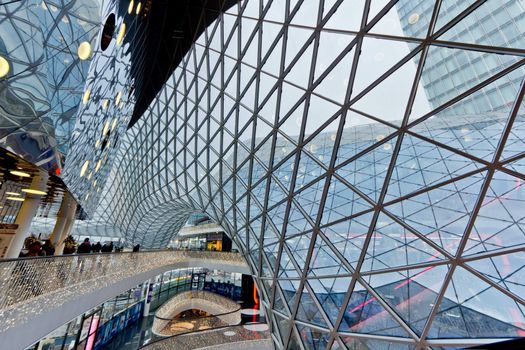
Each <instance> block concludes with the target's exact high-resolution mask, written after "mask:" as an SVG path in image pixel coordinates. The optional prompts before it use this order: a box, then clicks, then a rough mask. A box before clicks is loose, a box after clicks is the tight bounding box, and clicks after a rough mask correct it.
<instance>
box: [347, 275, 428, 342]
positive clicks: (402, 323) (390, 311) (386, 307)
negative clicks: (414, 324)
mask: <svg viewBox="0 0 525 350" xmlns="http://www.w3.org/2000/svg"><path fill="white" fill-rule="evenodd" d="M357 280H358V281H359V283H360V284H361V285H362V286H363V287H364V288H365V290H366V291H367V292H368V293H370V294H371V295H372V296H373V297H374V298H375V300H376V301H377V302H378V303H379V304H381V306H382V307H383V309H384V310H385V312H387V313H388V314H389V315H390V316H391V317H393V318H394V319H395V320H396V322H397V323H398V324H399V325H400V326H401V328H403V329H404V330H405V332H407V333H408V335H409V336H411V337H412V339H413V340H414V341H416V342H417V341H419V340H420V338H419V336H418V335H417V334H416V333H415V332H414V331H413V330H412V328H410V326H409V325H408V324H407V323H406V322H405V320H403V319H402V318H401V317H400V316H399V315H398V314H397V312H396V311H395V310H394V309H393V308H392V307H390V305H388V304H387V303H386V302H385V301H384V300H383V299H382V298H381V296H380V295H379V294H378V293H377V292H376V291H375V289H374V288H372V287H371V286H369V285H368V283H367V282H366V281H365V280H364V279H363V278H362V277H361V276H358V277H357Z"/></svg>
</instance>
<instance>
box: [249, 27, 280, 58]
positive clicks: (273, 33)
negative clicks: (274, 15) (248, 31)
mask: <svg viewBox="0 0 525 350" xmlns="http://www.w3.org/2000/svg"><path fill="white" fill-rule="evenodd" d="M281 28H282V26H281V25H280V24H275V23H272V22H262V33H263V35H262V40H261V44H262V51H261V52H262V53H266V52H270V47H271V45H272V44H273V42H274V41H276V39H277V36H278V35H280V32H281ZM254 41H255V42H257V37H255V38H254ZM252 44H253V42H252ZM256 47H257V44H256ZM277 50H280V48H278V49H277ZM252 62H253V63H255V62H257V60H255V61H252Z"/></svg>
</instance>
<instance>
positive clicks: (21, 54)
mask: <svg viewBox="0 0 525 350" xmlns="http://www.w3.org/2000/svg"><path fill="white" fill-rule="evenodd" d="M4 3H5V4H4ZM4 3H2V4H0V56H1V57H3V58H4V59H5V60H6V61H7V62H8V64H9V73H8V74H7V76H6V77H4V78H0V106H1V107H0V146H2V147H4V148H7V149H8V150H10V151H12V152H15V153H16V154H17V155H19V156H22V157H23V158H25V159H26V160H28V161H31V162H32V163H34V164H36V165H39V166H41V167H43V168H44V169H49V170H54V169H56V168H57V167H58V168H62V166H63V162H64V157H65V155H66V153H67V151H68V147H69V141H70V136H71V134H72V131H73V128H74V125H75V121H76V115H77V110H78V106H79V104H80V101H81V97H82V90H83V88H84V84H85V81H86V76H87V71H88V68H89V60H84V61H83V60H80V59H79V57H78V55H77V49H78V47H79V46H80V44H81V43H83V42H88V43H91V44H94V42H95V38H96V36H97V35H98V26H99V23H100V14H99V12H100V8H99V6H100V5H99V2H98V1H96V0H73V1H56V0H44V1H35V0H31V1H30V0H22V1H9V2H6V1H4Z"/></svg>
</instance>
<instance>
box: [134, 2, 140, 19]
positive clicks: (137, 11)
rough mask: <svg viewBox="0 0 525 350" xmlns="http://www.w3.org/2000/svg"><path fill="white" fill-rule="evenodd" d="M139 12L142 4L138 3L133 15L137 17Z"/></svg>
mask: <svg viewBox="0 0 525 350" xmlns="http://www.w3.org/2000/svg"><path fill="white" fill-rule="evenodd" d="M140 10H142V3H141V2H139V3H138V4H137V9H136V10H135V14H136V15H137V16H138V15H139V14H140Z"/></svg>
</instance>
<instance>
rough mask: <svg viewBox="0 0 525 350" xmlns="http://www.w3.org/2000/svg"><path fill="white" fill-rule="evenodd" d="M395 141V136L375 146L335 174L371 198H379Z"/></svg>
mask: <svg viewBox="0 0 525 350" xmlns="http://www.w3.org/2000/svg"><path fill="white" fill-rule="evenodd" d="M396 141H397V137H395V138H393V139H391V140H389V141H387V142H385V143H383V144H382V145H380V146H378V147H375V148H374V149H372V150H371V151H369V152H368V153H365V154H363V155H361V156H360V157H359V158H357V159H356V160H354V161H353V162H350V163H348V164H347V165H345V166H343V167H341V168H340V169H338V170H337V171H336V174H338V175H339V176H340V177H341V178H343V179H345V180H346V181H348V182H349V183H350V184H351V185H353V186H355V188H357V189H358V190H359V191H361V192H362V193H364V194H365V195H366V196H368V197H370V198H371V199H372V200H374V201H377V200H379V195H380V194H381V190H382V188H383V184H384V180H385V176H386V172H387V170H388V167H389V165H390V162H391V158H392V154H393V153H392V151H393V148H394V145H395V142H396Z"/></svg>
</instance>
